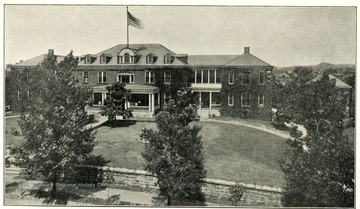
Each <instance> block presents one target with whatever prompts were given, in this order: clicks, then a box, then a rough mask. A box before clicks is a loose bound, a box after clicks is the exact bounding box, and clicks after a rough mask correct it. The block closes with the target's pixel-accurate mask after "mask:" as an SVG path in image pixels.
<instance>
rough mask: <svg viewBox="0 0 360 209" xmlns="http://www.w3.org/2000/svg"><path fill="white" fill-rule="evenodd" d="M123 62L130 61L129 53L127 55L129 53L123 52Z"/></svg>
mask: <svg viewBox="0 0 360 209" xmlns="http://www.w3.org/2000/svg"><path fill="white" fill-rule="evenodd" d="M124 62H125V63H129V62H130V55H129V53H125V54H124Z"/></svg>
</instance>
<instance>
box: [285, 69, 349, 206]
mask: <svg viewBox="0 0 360 209" xmlns="http://www.w3.org/2000/svg"><path fill="white" fill-rule="evenodd" d="M297 98H298V100H299V101H298V105H294V106H293V107H292V108H296V109H292V110H289V111H288V113H289V116H290V117H289V118H290V119H294V120H296V122H297V123H298V124H301V125H303V126H304V127H305V128H306V130H307V135H305V136H304V135H303V134H302V133H299V132H298V131H297V130H296V128H295V129H292V131H291V135H292V138H291V139H289V140H288V142H287V143H288V144H289V146H290V147H291V149H290V150H289V151H288V152H287V159H286V160H285V161H284V162H282V164H281V167H282V169H283V172H284V174H285V180H286V186H285V192H284V195H283V198H282V202H283V205H284V206H286V207H288V206H291V207H309V206H316V207H353V205H354V181H355V180H354V148H353V146H352V144H351V142H349V139H348V137H347V136H345V135H344V134H343V129H344V126H343V125H342V119H343V112H344V105H342V104H343V101H341V100H340V99H339V97H338V96H337V93H336V90H335V83H334V82H333V81H332V80H330V79H329V76H328V75H327V74H326V73H325V74H324V75H323V77H322V78H321V79H320V80H318V81H316V82H312V83H308V84H307V85H304V86H303V89H302V95H299V96H298V97H297ZM300 100H303V101H300ZM304 101H306V102H304Z"/></svg>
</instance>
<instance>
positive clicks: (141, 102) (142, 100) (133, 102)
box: [130, 94, 150, 108]
mask: <svg viewBox="0 0 360 209" xmlns="http://www.w3.org/2000/svg"><path fill="white" fill-rule="evenodd" d="M149 104H150V100H149V94H131V99H130V106H131V107H133V108H134V107H135V108H136V107H148V106H149Z"/></svg>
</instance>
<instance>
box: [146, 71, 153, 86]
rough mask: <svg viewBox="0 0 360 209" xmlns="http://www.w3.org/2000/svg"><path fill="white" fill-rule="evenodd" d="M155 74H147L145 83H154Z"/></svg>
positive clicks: (149, 72)
mask: <svg viewBox="0 0 360 209" xmlns="http://www.w3.org/2000/svg"><path fill="white" fill-rule="evenodd" d="M154 80H155V73H154V72H151V71H147V72H145V83H154Z"/></svg>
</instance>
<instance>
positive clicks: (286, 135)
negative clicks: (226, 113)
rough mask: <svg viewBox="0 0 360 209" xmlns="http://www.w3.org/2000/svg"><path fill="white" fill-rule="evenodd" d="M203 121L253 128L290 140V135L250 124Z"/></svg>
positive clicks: (212, 120)
mask: <svg viewBox="0 0 360 209" xmlns="http://www.w3.org/2000/svg"><path fill="white" fill-rule="evenodd" d="M203 121H204V122H206V121H207V122H217V123H226V124H232V125H238V126H245V127H249V128H254V129H257V130H260V131H265V132H267V133H270V134H274V135H276V136H279V137H281V138H284V139H289V138H290V134H284V133H281V132H279V131H274V130H271V129H268V128H265V127H259V126H254V125H250V124H247V123H243V122H239V121H235V120H233V121H223V120H214V119H206V120H203Z"/></svg>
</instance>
